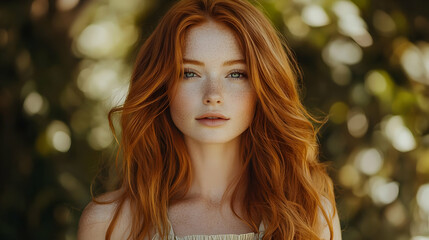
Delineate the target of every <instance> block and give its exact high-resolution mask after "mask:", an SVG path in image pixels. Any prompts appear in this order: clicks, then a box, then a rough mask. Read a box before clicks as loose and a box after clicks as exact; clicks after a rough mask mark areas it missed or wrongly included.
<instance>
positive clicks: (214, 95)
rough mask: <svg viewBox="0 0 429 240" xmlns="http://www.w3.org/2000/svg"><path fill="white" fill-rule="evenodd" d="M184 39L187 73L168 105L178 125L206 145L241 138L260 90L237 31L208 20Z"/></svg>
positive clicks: (189, 135)
mask: <svg viewBox="0 0 429 240" xmlns="http://www.w3.org/2000/svg"><path fill="white" fill-rule="evenodd" d="M185 43H186V46H185V49H184V55H183V56H184V59H183V63H184V66H183V67H184V75H183V76H182V79H181V80H180V81H179V83H178V84H177V87H176V89H175V94H174V96H173V98H172V100H171V103H170V113H171V116H172V119H173V122H174V124H175V125H176V127H177V128H178V129H179V130H180V131H181V132H182V133H183V134H184V136H185V138H191V139H193V140H195V141H198V142H202V143H226V142H229V141H231V140H233V139H235V138H237V137H239V136H240V134H242V133H243V132H244V131H245V130H246V129H247V128H248V127H249V125H250V123H251V121H252V118H253V114H254V110H255V103H256V94H255V91H254V89H253V88H252V86H251V84H250V81H249V79H248V78H247V68H246V63H245V61H244V57H243V54H242V53H241V51H240V49H239V45H238V43H237V41H236V39H235V38H234V35H233V32H231V30H230V29H229V28H227V27H225V26H223V25H220V24H218V23H215V22H208V23H205V24H203V25H200V26H196V27H193V28H191V30H190V31H189V32H188V33H187V36H186V38H185ZM213 118H214V119H213Z"/></svg>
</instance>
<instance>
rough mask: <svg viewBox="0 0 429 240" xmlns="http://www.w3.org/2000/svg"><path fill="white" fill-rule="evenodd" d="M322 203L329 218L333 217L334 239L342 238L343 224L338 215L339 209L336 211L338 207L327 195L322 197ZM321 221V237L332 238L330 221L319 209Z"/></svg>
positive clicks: (326, 239)
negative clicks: (341, 224)
mask: <svg viewBox="0 0 429 240" xmlns="http://www.w3.org/2000/svg"><path fill="white" fill-rule="evenodd" d="M321 201H322V205H323V208H324V209H325V211H326V212H327V214H328V218H330V217H332V216H333V218H332V227H333V230H334V231H333V234H334V236H333V240H341V239H342V237H341V226H340V220H339V217H338V211H336V207H335V206H334V205H333V204H332V202H331V201H329V200H328V199H327V198H326V197H323V196H322V197H321ZM318 215H319V223H320V225H319V226H320V239H323V240H329V239H331V232H330V231H329V226H328V223H327V221H326V219H325V217H324V216H323V214H322V211H321V210H319V214H318Z"/></svg>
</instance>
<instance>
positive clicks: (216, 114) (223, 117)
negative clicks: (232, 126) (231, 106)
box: [196, 113, 229, 120]
mask: <svg viewBox="0 0 429 240" xmlns="http://www.w3.org/2000/svg"><path fill="white" fill-rule="evenodd" d="M208 117H217V118H222V119H226V120H228V119H229V118H227V117H225V116H224V115H222V114H220V113H205V114H203V115H201V116H199V117H197V118H196V120H200V119H203V118H208Z"/></svg>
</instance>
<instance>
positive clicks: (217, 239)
mask: <svg viewBox="0 0 429 240" xmlns="http://www.w3.org/2000/svg"><path fill="white" fill-rule="evenodd" d="M168 224H169V225H170V232H169V234H168V240H261V239H262V236H263V235H264V231H265V226H264V223H263V222H261V224H260V225H259V233H254V232H250V233H243V234H216V235H188V236H184V237H177V236H176V235H175V234H174V231H173V226H172V224H171V222H170V221H168ZM152 240H161V238H160V236H159V235H158V233H156V234H155V236H153V238H152Z"/></svg>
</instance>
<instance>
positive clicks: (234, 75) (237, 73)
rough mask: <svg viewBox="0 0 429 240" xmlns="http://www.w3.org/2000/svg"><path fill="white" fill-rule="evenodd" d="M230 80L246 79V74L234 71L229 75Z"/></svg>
mask: <svg viewBox="0 0 429 240" xmlns="http://www.w3.org/2000/svg"><path fill="white" fill-rule="evenodd" d="M229 75H230V76H231V77H232V78H247V74H246V73H245V72H243V71H240V70H234V72H232V73H230V74H229Z"/></svg>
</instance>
